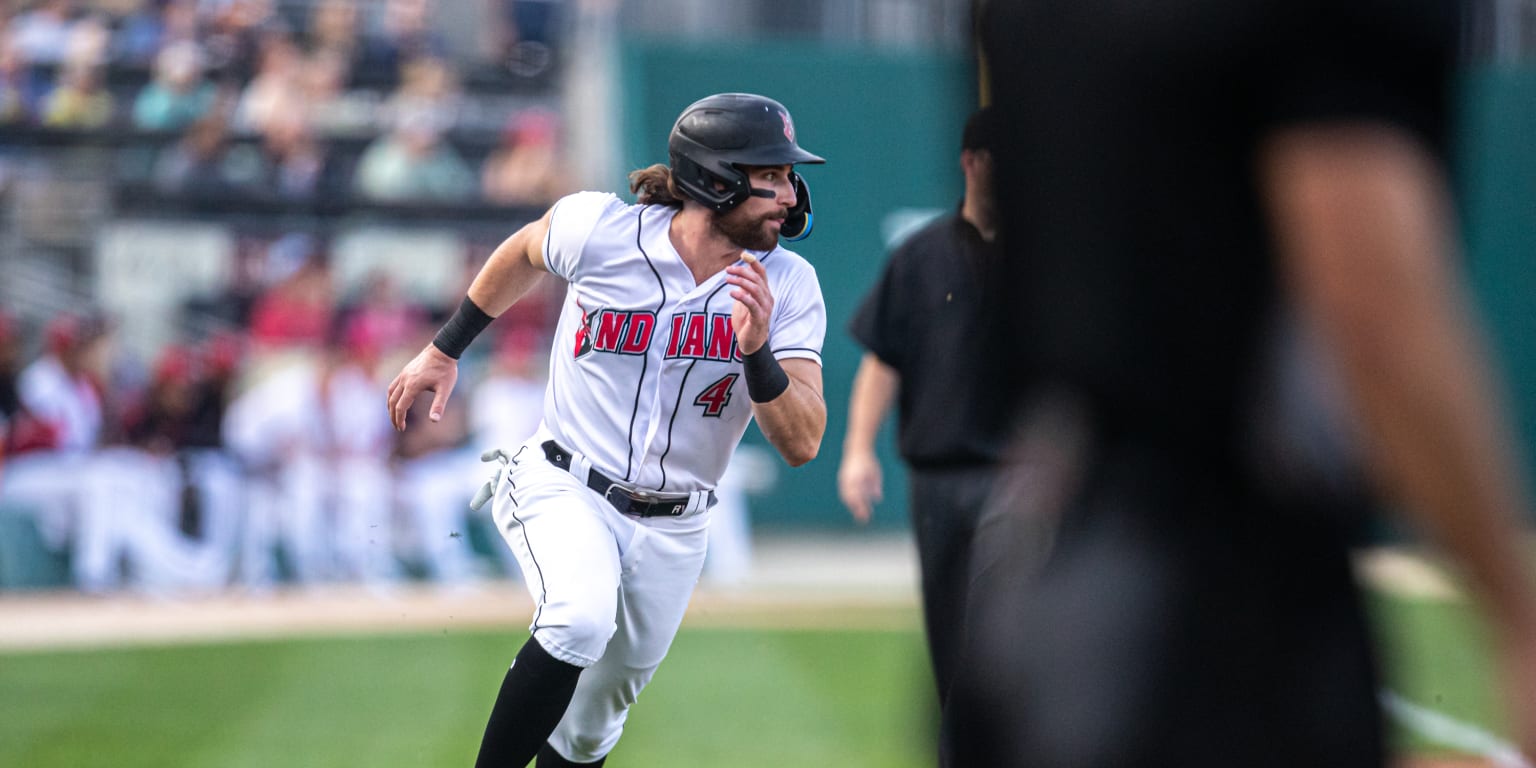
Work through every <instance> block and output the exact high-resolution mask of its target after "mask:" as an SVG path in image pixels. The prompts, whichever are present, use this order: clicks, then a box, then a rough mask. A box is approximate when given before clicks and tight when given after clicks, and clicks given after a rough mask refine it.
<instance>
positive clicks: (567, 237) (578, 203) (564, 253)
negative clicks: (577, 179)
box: [544, 192, 624, 281]
mask: <svg viewBox="0 0 1536 768" xmlns="http://www.w3.org/2000/svg"><path fill="white" fill-rule="evenodd" d="M623 207H624V202H623V201H621V200H619V198H618V196H616V195H613V194H611V193H608V192H577V193H575V194H571V195H566V196H565V197H562V198H560V199H559V200H558V201H556V202H555V205H554V208H553V209H552V210H551V211H550V214H549V233H548V234H546V235H545V236H544V264H545V266H547V267H549V271H551V272H553V273H555V274H557V275H559V276H561V277H563V278H565V279H566V280H568V281H570V280H574V279H575V278H576V272H577V271H578V270H579V269H580V268H581V253H582V251H583V250H584V249H585V248H586V245H587V238H589V237H591V236H592V230H593V229H594V228H596V226H597V222H599V221H601V220H602V218H603V215H604V214H606V213H608V212H609V211H612V210H614V209H616V208H623Z"/></svg>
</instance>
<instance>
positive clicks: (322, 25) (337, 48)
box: [304, 0, 363, 87]
mask: <svg viewBox="0 0 1536 768" xmlns="http://www.w3.org/2000/svg"><path fill="white" fill-rule="evenodd" d="M358 19H359V16H358V9H357V0H319V2H317V3H315V4H314V5H313V6H311V10H310V14H309V24H308V26H307V28H306V29H305V34H304V44H305V47H306V49H307V51H308V53H309V54H310V55H311V56H316V55H323V56H326V57H328V58H334V59H335V60H336V61H337V63H338V64H339V65H340V67H341V71H342V72H343V73H344V74H345V77H344V78H343V79H342V81H341V83H340V85H341V87H346V86H347V85H348V84H350V83H351V75H352V69H353V66H354V65H355V64H356V63H357V61H358V60H359V59H360V58H362V55H363V54H362V49H363V43H362V37H361V32H360V25H359V22H358Z"/></svg>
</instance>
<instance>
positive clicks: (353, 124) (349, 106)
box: [298, 49, 378, 137]
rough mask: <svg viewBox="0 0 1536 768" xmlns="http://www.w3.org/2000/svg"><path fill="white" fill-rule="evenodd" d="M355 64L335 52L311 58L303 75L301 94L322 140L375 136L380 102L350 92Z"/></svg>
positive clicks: (311, 123)
mask: <svg viewBox="0 0 1536 768" xmlns="http://www.w3.org/2000/svg"><path fill="white" fill-rule="evenodd" d="M351 67H352V65H351V63H350V62H349V61H348V60H347V59H345V58H344V57H343V54H342V53H340V52H339V51H336V50H333V49H320V50H317V51H315V52H313V53H311V54H309V55H308V56H307V57H305V59H304V64H303V66H302V67H301V68H300V72H299V85H298V92H299V93H300V94H301V99H302V101H303V104H304V115H305V117H306V119H307V122H308V123H309V127H310V129H311V130H312V131H313V132H314V133H315V134H316V135H318V136H324V137H333V136H351V135H371V134H372V132H373V131H374V130H375V127H374V126H375V125H376V123H377V118H376V113H377V108H378V100H377V99H376V98H375V97H374V96H373V94H371V93H368V92H365V91H348V90H347V80H348V78H349V77H351Z"/></svg>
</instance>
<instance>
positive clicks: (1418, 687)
mask: <svg viewBox="0 0 1536 768" xmlns="http://www.w3.org/2000/svg"><path fill="white" fill-rule="evenodd" d="M1370 605H1371V611H1372V615H1373V616H1374V618H1375V620H1376V622H1377V627H1378V632H1377V634H1378V636H1379V637H1380V638H1381V641H1380V645H1381V664H1382V667H1383V675H1384V676H1385V677H1386V682H1387V686H1388V687H1389V688H1390V689H1391V690H1392V691H1394V692H1396V693H1397V694H1398V695H1400V696H1402V697H1403V698H1405V699H1407V700H1408V701H1411V702H1413V703H1414V704H1417V705H1419V706H1422V707H1428V708H1430V709H1433V710H1435V711H1436V712H1440V713H1443V714H1446V715H1448V716H1450V717H1453V718H1455V719H1456V720H1458V721H1461V722H1463V723H1467V724H1469V725H1474V726H1477V727H1478V728H1481V729H1484V730H1486V731H1488V732H1490V733H1494V734H1499V733H1503V732H1505V730H1506V729H1505V728H1504V724H1503V722H1502V720H1501V719H1500V711H1499V709H1498V697H1497V688H1496V687H1495V685H1494V683H1493V673H1492V671H1491V669H1490V668H1489V659H1488V656H1487V648H1488V644H1487V637H1486V635H1485V633H1484V631H1483V627H1482V625H1481V623H1480V622H1479V621H1478V620H1477V618H1476V615H1475V613H1474V612H1473V610H1472V608H1471V607H1470V606H1469V605H1467V604H1466V603H1464V602H1457V601H1450V600H1424V599H1408V598H1402V597H1391V596H1387V595H1383V594H1376V595H1373V596H1372V598H1371V603H1370ZM1394 738H1395V740H1396V742H1397V743H1399V744H1401V745H1403V746H1404V747H1405V748H1406V749H1407V750H1409V751H1412V752H1416V753H1422V752H1439V751H1444V749H1443V748H1442V747H1440V746H1438V745H1435V744H1432V743H1430V742H1427V741H1426V740H1425V739H1424V738H1422V737H1421V736H1419V735H1416V734H1412V733H1408V732H1405V731H1403V730H1401V729H1396V730H1395V733H1394Z"/></svg>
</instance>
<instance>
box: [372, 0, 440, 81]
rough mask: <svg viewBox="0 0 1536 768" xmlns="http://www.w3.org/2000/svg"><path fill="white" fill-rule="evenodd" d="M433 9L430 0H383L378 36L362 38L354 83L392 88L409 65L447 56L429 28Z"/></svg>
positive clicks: (435, 33)
mask: <svg viewBox="0 0 1536 768" xmlns="http://www.w3.org/2000/svg"><path fill="white" fill-rule="evenodd" d="M432 6H433V3H432V0H385V3H384V14H383V19H382V21H381V24H380V27H381V29H380V31H379V33H378V34H376V35H365V36H364V37H363V53H362V58H361V60H360V61H358V66H357V68H356V69H357V71H356V73H355V74H356V80H355V81H354V82H355V84H357V85H370V86H374V87H382V88H393V87H394V86H396V85H397V84H399V83H400V82H401V81H402V79H403V78H404V77H405V75H406V72H405V65H406V64H407V63H408V62H410V61H412V60H415V59H418V58H421V57H424V56H427V57H432V58H441V57H443V56H445V55H446V54H447V53H448V46H447V44H446V43H445V42H444V41H443V39H442V36H441V35H439V34H438V33H437V31H436V30H434V29H433V28H432V24H431V19H432V10H433V8H432Z"/></svg>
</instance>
